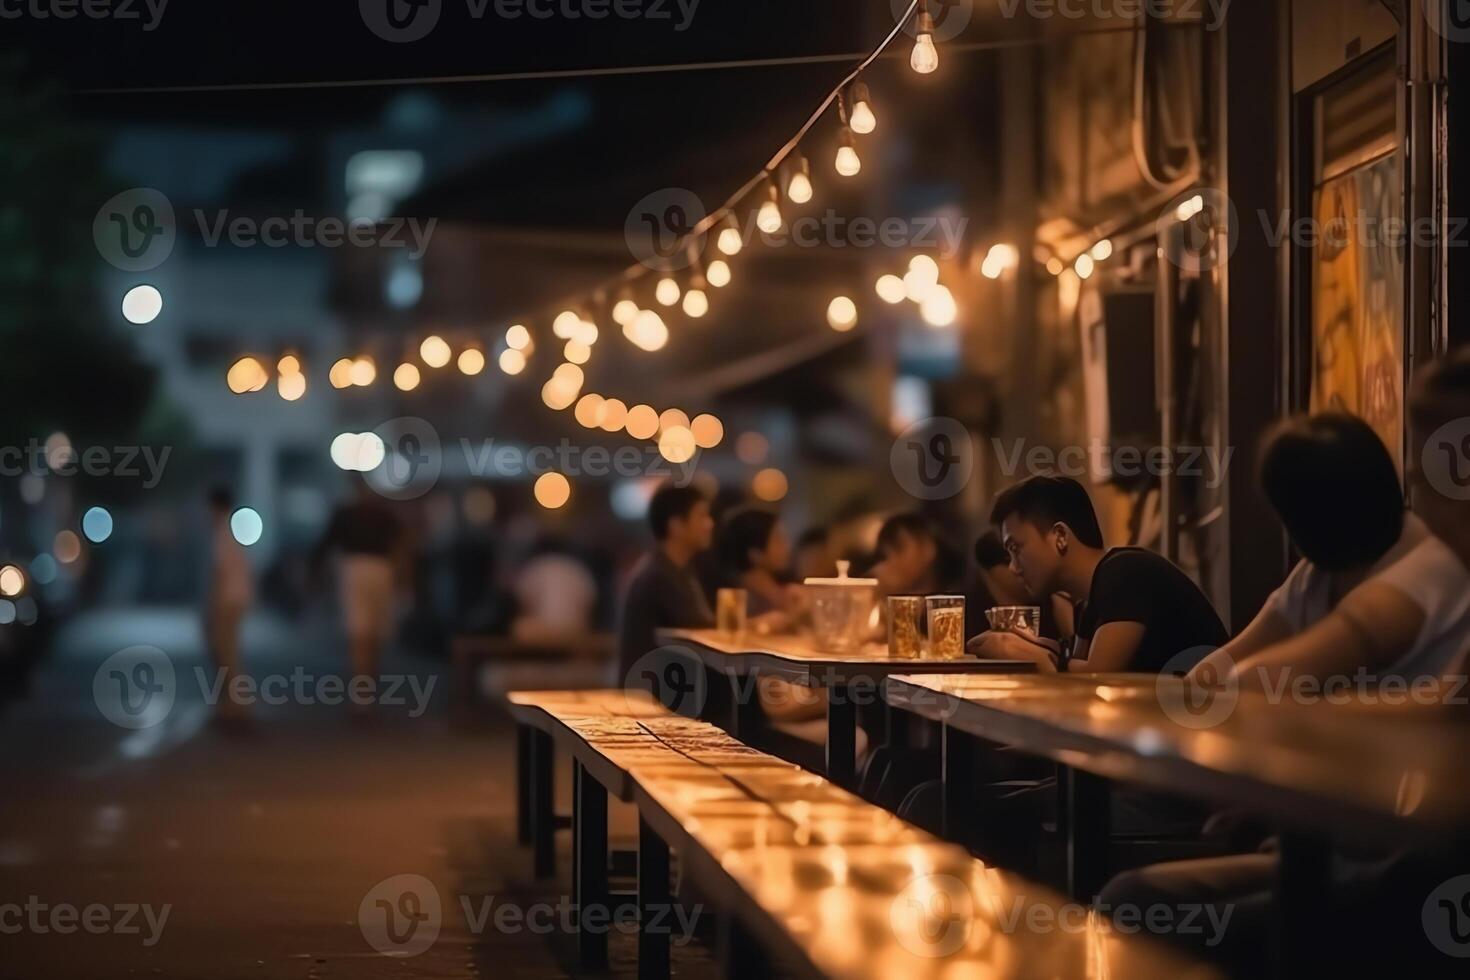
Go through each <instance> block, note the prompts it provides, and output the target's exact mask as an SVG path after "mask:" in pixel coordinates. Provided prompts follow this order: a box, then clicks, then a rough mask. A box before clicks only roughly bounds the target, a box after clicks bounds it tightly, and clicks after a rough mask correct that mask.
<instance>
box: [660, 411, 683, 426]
mask: <svg viewBox="0 0 1470 980" xmlns="http://www.w3.org/2000/svg"><path fill="white" fill-rule="evenodd" d="M658 427H659V428H660V429H664V430H667V429H687V428H689V416H688V415H686V414H684V412H683V411H681V410H680V409H677V408H666V409H664V410H663V412H662V413H660V414H659V417H658Z"/></svg>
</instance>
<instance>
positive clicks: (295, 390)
mask: <svg viewBox="0 0 1470 980" xmlns="http://www.w3.org/2000/svg"><path fill="white" fill-rule="evenodd" d="M276 391H277V392H278V393H279V394H280V396H281V398H282V399H283V400H285V401H288V402H294V401H296V400H297V399H298V398H300V397H301V396H302V395H304V394H306V375H304V374H302V373H301V372H300V371H296V372H293V373H291V374H283V375H281V376H280V377H279V378H277V379H276Z"/></svg>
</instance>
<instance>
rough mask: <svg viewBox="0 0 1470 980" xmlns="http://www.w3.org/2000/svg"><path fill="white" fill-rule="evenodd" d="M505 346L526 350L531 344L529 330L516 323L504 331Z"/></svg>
mask: <svg viewBox="0 0 1470 980" xmlns="http://www.w3.org/2000/svg"><path fill="white" fill-rule="evenodd" d="M505 346H507V347H509V348H511V349H512V350H519V351H523V350H527V349H528V348H530V346H531V331H529V330H527V329H526V328H525V327H524V326H522V325H521V324H519V323H517V324H515V325H514V326H512V327H511V328H510V329H509V330H507V331H506V332H505Z"/></svg>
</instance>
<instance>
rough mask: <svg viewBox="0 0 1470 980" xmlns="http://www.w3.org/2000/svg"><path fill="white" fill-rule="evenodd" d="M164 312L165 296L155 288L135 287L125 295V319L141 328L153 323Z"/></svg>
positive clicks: (123, 310)
mask: <svg viewBox="0 0 1470 980" xmlns="http://www.w3.org/2000/svg"><path fill="white" fill-rule="evenodd" d="M162 312H163V294H162V293H160V292H159V291H158V289H157V287H154V286H134V287H133V288H132V289H129V290H128V291H127V292H126V293H124V294H123V301H122V313H123V318H124V319H125V320H127V321H128V322H129V323H136V324H138V325H139V326H141V325H143V324H145V323H152V322H153V321H154V320H156V319H158V314H160V313H162Z"/></svg>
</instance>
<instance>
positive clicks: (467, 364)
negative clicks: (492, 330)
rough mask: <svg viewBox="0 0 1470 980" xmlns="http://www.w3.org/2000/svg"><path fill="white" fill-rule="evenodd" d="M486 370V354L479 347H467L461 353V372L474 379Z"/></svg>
mask: <svg viewBox="0 0 1470 980" xmlns="http://www.w3.org/2000/svg"><path fill="white" fill-rule="evenodd" d="M483 370H485V352H484V351H482V350H480V349H479V348H478V347H466V348H465V349H464V350H462V351H460V352H459V371H460V373H461V374H467V375H470V376H471V377H473V376H474V375H476V374H479V373H480V372H481V371H483Z"/></svg>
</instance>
